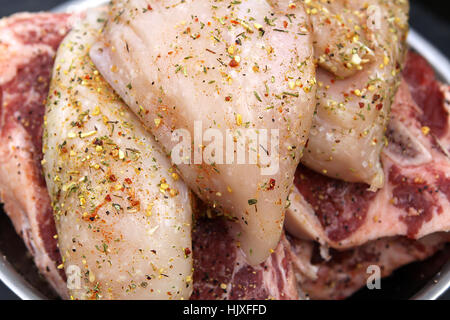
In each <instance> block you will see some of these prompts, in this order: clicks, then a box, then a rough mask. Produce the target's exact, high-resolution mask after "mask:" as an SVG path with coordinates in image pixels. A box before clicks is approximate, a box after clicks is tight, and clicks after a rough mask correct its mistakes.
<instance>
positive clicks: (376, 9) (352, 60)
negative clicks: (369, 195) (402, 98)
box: [302, 0, 409, 190]
mask: <svg viewBox="0 0 450 320" xmlns="http://www.w3.org/2000/svg"><path fill="white" fill-rule="evenodd" d="M306 2H307V3H308V4H307V5H306V7H307V10H308V13H309V15H310V17H311V22H312V25H313V29H314V32H313V37H314V51H315V56H316V59H317V63H318V65H319V68H318V71H317V83H318V88H317V113H316V115H315V117H314V121H313V126H312V128H311V134H310V138H309V141H308V146H307V149H306V151H305V155H304V157H303V158H302V162H303V164H305V165H306V166H308V167H309V168H312V169H313V170H315V171H317V172H319V173H321V174H324V175H327V176H329V177H332V178H336V179H340V180H344V181H348V182H361V183H366V184H369V185H370V186H371V189H372V190H376V189H378V188H381V187H382V186H383V184H384V173H383V169H382V166H381V162H380V152H381V149H382V148H383V146H384V144H385V138H384V134H385V128H386V125H387V122H388V120H389V112H390V108H391V104H392V102H393V99H394V95H395V93H396V90H397V87H398V85H399V83H400V78H401V77H400V72H401V68H402V67H403V64H404V60H405V53H406V36H407V31H408V10H409V5H408V1H405V0H394V1H391V0H370V1H364V2H361V1H358V0H350V1H349V0H333V1H320V0H311V1H306Z"/></svg>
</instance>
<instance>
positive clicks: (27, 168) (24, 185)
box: [0, 13, 69, 296]
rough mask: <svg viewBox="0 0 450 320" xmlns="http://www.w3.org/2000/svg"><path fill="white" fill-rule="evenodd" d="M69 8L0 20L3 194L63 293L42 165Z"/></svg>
mask: <svg viewBox="0 0 450 320" xmlns="http://www.w3.org/2000/svg"><path fill="white" fill-rule="evenodd" d="M68 30H69V15H66V14H46V13H42V14H28V13H23V14H17V15H14V16H11V17H9V18H5V19H2V20H0V199H1V201H2V202H3V203H4V208H5V211H6V212H7V214H8V215H9V217H10V218H11V220H12V222H13V224H14V227H15V229H16V231H17V233H19V234H20V235H21V236H22V238H23V239H24V241H25V244H26V245H27V247H28V249H29V251H30V252H31V254H32V255H33V257H34V259H35V262H36V265H37V266H38V268H39V270H40V272H41V273H42V275H43V276H45V278H46V279H47V280H48V281H49V282H50V284H51V285H52V286H53V287H54V288H55V289H56V291H58V292H59V294H60V295H61V296H65V294H66V288H65V281H64V277H65V276H64V273H63V272H62V271H60V270H58V269H57V266H58V265H59V264H60V263H61V257H60V254H59V251H58V248H57V241H56V239H54V235H55V234H56V229H55V224H54V222H53V213H52V207H51V203H50V198H49V196H48V194H47V188H46V186H45V181H44V177H43V175H42V171H41V160H42V124H43V116H44V111H45V108H44V100H45V99H46V98H47V94H48V87H49V81H50V76H51V70H52V68H53V61H54V57H55V54H56V50H57V48H58V46H59V44H60V42H61V41H62V39H63V37H64V36H65V35H66V33H67V32H68Z"/></svg>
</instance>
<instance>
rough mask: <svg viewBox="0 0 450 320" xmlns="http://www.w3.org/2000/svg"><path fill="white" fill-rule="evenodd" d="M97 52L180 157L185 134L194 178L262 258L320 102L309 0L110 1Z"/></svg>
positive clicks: (116, 83) (189, 178) (275, 236)
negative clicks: (306, 2)
mask: <svg viewBox="0 0 450 320" xmlns="http://www.w3.org/2000/svg"><path fill="white" fill-rule="evenodd" d="M91 58H92V59H93V61H94V63H95V64H96V66H97V67H98V69H99V70H100V72H101V73H102V75H103V76H104V77H105V78H106V80H107V81H108V82H109V83H110V84H111V85H112V86H113V87H114V89H115V90H116V91H117V92H118V93H119V95H120V96H121V97H122V98H123V99H124V101H125V102H126V103H127V104H128V105H129V106H130V107H131V109H132V110H134V112H135V113H136V114H137V115H138V116H139V117H140V119H141V120H142V121H143V122H144V123H145V125H146V126H148V127H149V128H150V130H151V131H152V132H153V133H154V135H155V136H156V138H157V140H158V141H159V142H160V143H161V145H162V146H164V148H165V150H166V151H167V153H171V154H172V160H174V158H173V156H174V155H175V154H176V155H178V154H179V152H178V149H177V146H178V145H179V143H180V141H181V139H180V137H179V136H183V141H184V143H187V148H188V149H189V150H188V152H186V153H181V154H183V156H182V160H183V161H180V162H176V164H177V165H178V169H179V170H180V172H181V174H182V176H183V178H184V180H185V181H186V183H187V184H188V185H189V186H190V187H191V188H192V190H194V191H195V192H196V193H197V195H198V196H199V197H200V198H201V199H202V200H205V201H207V202H208V203H209V204H211V205H212V206H214V207H216V208H218V209H221V210H223V211H224V212H225V214H227V215H230V216H233V217H234V218H236V219H237V220H238V221H239V223H240V226H241V229H242V232H241V233H240V237H239V241H240V244H241V248H242V249H243V251H244V253H245V255H246V258H247V259H248V261H249V262H250V263H251V264H254V265H256V264H259V263H260V262H262V261H264V260H265V259H266V258H267V257H268V256H269V255H270V253H271V252H273V250H275V248H276V247H277V244H278V242H279V239H280V235H281V233H282V227H283V220H284V211H285V206H286V199H287V196H288V191H289V190H290V188H291V186H292V181H293V174H294V172H295V168H296V166H297V164H298V162H299V161H300V157H301V155H302V150H303V148H304V145H305V143H306V140H307V138H308V133H309V128H310V124H311V120H312V115H313V112H314V106H315V99H314V98H315V84H316V81H315V66H314V64H313V52H312V41H311V36H310V30H309V20H308V17H307V15H306V13H305V11H304V8H303V4H302V3H301V2H299V1H294V2H290V1H287V0H286V1H285V0H283V1H255V0H250V1H242V2H240V1H239V2H238V1H236V2H231V3H229V2H217V1H211V0H209V1H192V0H187V1H183V2H179V1H173V0H164V1H150V0H147V1H144V0H131V1H112V5H111V6H110V12H109V18H108V21H107V23H106V24H105V30H104V32H103V39H102V40H101V41H99V43H98V44H97V45H95V46H94V47H93V48H92V50H91ZM180 130H182V132H184V134H183V135H181V134H180ZM194 136H195V139H196V140H195V141H192V142H191V139H192V138H191V139H189V138H190V137H194ZM256 136H258V138H256ZM268 136H269V137H268ZM186 137H187V138H186ZM198 137H199V138H198ZM202 137H203V138H204V140H205V141H202ZM225 137H226V138H225ZM198 139H200V143H197V141H198ZM186 140H187V141H186ZM257 141H258V142H257ZM269 141H270V146H269ZM235 142H236V145H237V146H235ZM246 142H248V143H246ZM230 147H231V148H230ZM174 148H175V149H176V150H177V152H175V151H174ZM242 150H243V152H244V157H243V159H246V154H247V153H248V160H245V161H241V160H242V158H240V155H239V153H240V152H241V151H242ZM191 151H192V152H191ZM235 154H237V160H236V158H235ZM225 155H226V156H225ZM241 155H242V153H241ZM202 157H203V159H202ZM252 158H253V160H255V161H252V160H251V159H252ZM174 161H175V160H174Z"/></svg>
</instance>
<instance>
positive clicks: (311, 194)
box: [286, 53, 450, 248]
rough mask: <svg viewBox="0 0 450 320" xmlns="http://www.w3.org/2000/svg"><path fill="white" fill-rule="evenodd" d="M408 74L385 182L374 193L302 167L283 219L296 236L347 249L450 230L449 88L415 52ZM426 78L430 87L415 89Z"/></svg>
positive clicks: (392, 126)
mask: <svg viewBox="0 0 450 320" xmlns="http://www.w3.org/2000/svg"><path fill="white" fill-rule="evenodd" d="M404 79H405V80H404V81H403V83H402V84H401V86H400V89H399V91H398V92H397V95H396V98H395V102H394V104H393V107H392V114H391V121H390V123H389V126H388V130H387V132H386V134H387V139H388V143H387V147H386V148H385V149H384V151H383V154H382V162H383V167H384V171H385V175H386V180H387V181H386V184H385V186H384V187H383V188H382V189H380V190H378V191H377V192H371V191H369V190H368V186H367V185H365V184H358V183H347V182H343V181H340V180H336V179H331V178H328V177H325V176H323V175H320V174H318V173H315V172H312V171H311V170H308V169H306V168H304V167H299V169H298V171H297V176H296V186H297V189H296V191H295V192H294V194H293V195H291V201H292V204H291V207H290V208H289V213H288V218H287V222H286V227H287V228H288V230H290V231H291V232H292V233H293V234H295V235H297V236H299V237H306V238H309V239H315V240H318V241H319V242H321V243H323V244H326V245H329V246H331V247H334V248H348V247H354V246H358V245H361V244H364V243H365V242H367V241H370V240H374V239H377V238H381V237H388V236H397V235H406V236H408V237H409V238H412V239H419V238H421V237H423V236H426V235H428V234H431V233H435V232H439V231H448V230H450V197H449V196H450V192H449V190H450V159H449V156H448V154H449V150H450V149H449V144H448V141H449V137H450V130H449V119H450V117H449V104H448V100H447V99H445V96H448V92H449V86H448V85H440V84H439V83H438V82H437V81H436V79H435V76H434V72H433V70H432V69H431V67H430V66H429V65H428V64H427V63H426V61H425V60H424V59H423V58H422V57H420V56H418V55H417V54H415V53H410V54H409V56H408V62H407V64H406V69H405V72H404ZM421 79H422V80H421ZM422 81H424V82H425V83H426V84H427V85H426V86H418V85H417V83H420V82H422ZM414 84H416V85H414ZM425 96H426V97H427V99H423V98H421V99H419V98H420V97H425ZM418 97H419V98H418ZM436 114H437V115H440V116H432V115H436Z"/></svg>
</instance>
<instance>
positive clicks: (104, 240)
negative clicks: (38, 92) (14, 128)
mask: <svg viewBox="0 0 450 320" xmlns="http://www.w3.org/2000/svg"><path fill="white" fill-rule="evenodd" d="M104 18H105V16H104V14H103V13H102V12H100V11H93V12H91V13H90V14H89V15H88V16H87V18H86V19H85V20H81V21H79V22H78V23H77V24H76V25H75V26H74V29H73V31H71V33H70V34H69V35H68V36H67V38H66V39H65V40H64V42H63V43H62V45H61V46H60V49H59V51H58V54H57V57H56V63H55V68H54V71H53V79H52V81H51V88H50V96H49V98H48V103H47V107H46V119H45V131H44V154H45V155H44V160H43V168H44V172H45V178H46V181H47V187H48V190H49V193H50V197H51V199H52V205H53V210H54V217H55V221H56V227H57V231H58V241H59V249H60V252H61V255H62V258H63V265H62V266H61V267H64V268H65V271H66V274H67V277H68V286H69V289H70V294H71V298H73V299H180V298H184V299H186V298H189V296H190V294H191V292H192V255H191V250H192V247H191V215H192V212H191V206H190V197H189V191H188V189H187V187H186V185H185V184H184V183H183V182H182V181H181V180H180V179H179V177H178V175H177V174H176V173H175V171H173V169H172V167H171V165H170V162H169V160H168V158H167V157H166V155H165V154H163V153H162V152H161V151H160V149H159V148H158V146H157V144H156V142H155V140H154V139H153V137H152V136H151V135H150V134H149V133H148V132H147V131H145V129H144V127H143V126H142V125H141V124H140V122H139V120H138V119H137V118H136V117H135V116H134V115H133V114H132V113H131V111H130V110H129V109H128V108H127V107H126V105H125V104H124V103H123V102H122V101H121V100H120V98H119V97H118V96H117V95H116V94H115V93H114V91H113V90H112V88H111V87H110V86H109V85H108V84H107V83H106V82H105V81H104V80H103V79H102V77H101V76H100V75H99V72H98V71H97V70H96V69H95V67H94V65H93V63H92V62H91V60H90V58H89V55H88V52H89V48H90V47H91V45H92V43H93V42H94V41H95V39H96V36H98V35H99V31H100V29H101V28H102V25H103V24H102V23H101V21H103V19H104Z"/></svg>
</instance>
